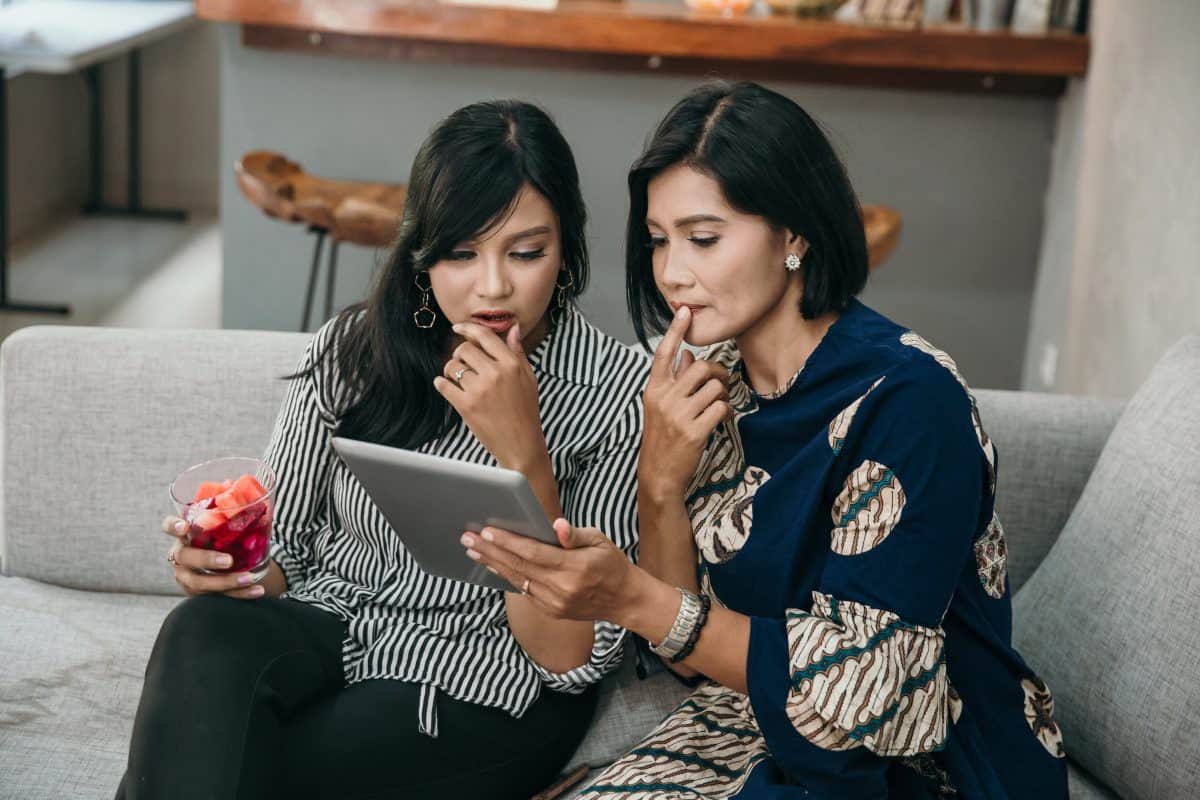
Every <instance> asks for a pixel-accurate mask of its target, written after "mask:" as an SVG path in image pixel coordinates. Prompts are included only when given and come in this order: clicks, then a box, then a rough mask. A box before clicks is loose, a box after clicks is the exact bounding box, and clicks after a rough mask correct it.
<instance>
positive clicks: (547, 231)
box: [429, 186, 562, 342]
mask: <svg viewBox="0 0 1200 800" xmlns="http://www.w3.org/2000/svg"><path fill="white" fill-rule="evenodd" d="M561 268H562V242H561V237H560V234H559V228H558V215H557V214H555V213H554V209H553V208H552V207H551V206H550V203H549V201H547V200H546V198H545V197H543V196H542V195H541V194H540V193H539V192H537V191H536V190H534V189H532V188H530V187H529V186H525V187H523V188H522V189H521V191H520V192H519V193H518V195H517V200H516V203H515V206H514V208H513V210H512V214H511V215H509V217H508V219H506V220H504V223H503V224H502V225H500V226H499V227H497V228H496V229H494V230H491V231H488V232H487V233H486V234H484V235H483V236H482V237H481V238H479V239H474V240H471V241H466V242H460V243H459V244H458V245H456V246H455V248H454V249H453V251H452V252H451V253H450V255H449V256H447V257H446V258H444V259H442V260H441V261H439V262H437V263H436V264H434V265H433V266H432V267H431V268H430V269H429V283H430V286H431V287H432V289H433V296H434V298H435V299H436V300H437V304H438V307H439V308H440V309H441V311H442V313H444V314H445V315H446V318H447V319H449V321H450V323H451V324H452V325H453V324H457V323H461V322H474V323H477V324H480V325H483V326H485V327H488V328H491V329H492V330H493V331H495V332H496V333H497V334H498V335H499V336H500V337H501V338H503V337H505V336H506V335H507V334H508V332H509V330H510V329H511V328H512V327H513V326H514V325H515V324H517V323H518V322H519V323H520V324H521V335H522V338H523V339H524V340H525V341H526V342H532V341H537V340H540V339H541V337H542V336H544V335H545V333H546V330H547V329H548V325H549V320H548V315H547V311H548V310H549V307H550V301H551V299H552V298H553V296H554V292H555V284H556V283H557V280H558V274H559V271H560V269H561Z"/></svg>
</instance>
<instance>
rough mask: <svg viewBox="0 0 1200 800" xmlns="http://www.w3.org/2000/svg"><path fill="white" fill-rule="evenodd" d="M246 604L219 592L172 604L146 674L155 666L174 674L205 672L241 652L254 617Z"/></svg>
mask: <svg viewBox="0 0 1200 800" xmlns="http://www.w3.org/2000/svg"><path fill="white" fill-rule="evenodd" d="M246 604H247V601H244V600H234V599H232V598H229V597H223V596H221V595H199V596H196V597H189V598H188V599H186V600H184V601H183V602H182V603H180V604H179V605H177V606H175V608H173V609H172V610H171V613H169V614H167V617H166V619H165V620H163V624H162V628H161V629H160V630H159V632H158V638H157V639H156V640H155V643H154V651H153V653H152V654H151V656H150V665H149V667H148V669H147V674H148V675H149V674H150V673H151V672H153V671H154V668H155V667H156V666H161V667H163V668H164V669H166V670H168V671H170V673H171V674H173V675H176V676H178V675H179V673H180V672H181V671H182V672H184V673H187V672H190V671H194V670H204V671H205V674H209V672H210V670H211V668H212V666H213V665H214V664H219V663H221V662H224V661H226V660H228V658H229V657H230V656H231V655H232V654H233V653H234V652H237V651H243V650H244V646H243V644H242V643H243V642H244V640H245V638H246V637H247V636H252V635H253V632H252V630H250V629H252V628H253V627H254V620H253V617H255V616H257V615H255V614H253V613H247V612H248V611H249V609H247V608H246V607H245V606H246Z"/></svg>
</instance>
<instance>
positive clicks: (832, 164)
mask: <svg viewBox="0 0 1200 800" xmlns="http://www.w3.org/2000/svg"><path fill="white" fill-rule="evenodd" d="M677 164H683V165H686V166H689V167H692V168H693V169H696V170H698V171H700V172H702V173H704V174H705V175H708V176H709V177H711V178H712V179H713V180H714V181H716V182H717V184H718V185H719V186H720V188H721V191H722V193H723V194H724V196H725V200H726V202H728V203H729V205H730V206H732V207H733V208H735V209H737V210H738V211H740V212H742V213H744V214H753V215H756V216H760V217H763V218H764V219H766V220H767V222H768V223H769V224H770V225H771V226H772V227H775V228H777V229H784V230H787V231H790V232H791V233H793V234H799V235H800V236H802V237H804V240H805V241H807V242H808V245H809V247H808V251H807V252H806V253H805V256H804V261H803V273H802V275H803V278H804V296H803V298H802V299H801V301H800V309H799V310H800V313H801V314H802V315H803V316H804V318H805V319H814V318H816V317H819V316H821V315H822V314H824V313H826V312H829V311H841V310H843V309H845V307H846V306H847V305H848V304H849V303H850V301H851V300H852V299H853V298H854V297H855V296H857V295H858V294H859V293H860V292H861V291H862V290H863V287H864V286H865V285H866V282H867V272H868V266H867V242H866V236H865V235H864V233H863V223H862V210H861V208H860V207H859V204H858V198H857V197H856V196H855V194H854V189H853V187H852V186H851V185H850V179H849V177H848V176H847V175H846V168H845V166H844V165H843V164H842V162H841V159H839V158H838V156H837V153H835V152H834V149H833V146H832V145H831V144H830V142H829V139H828V138H827V137H826V136H825V134H824V132H822V130H821V128H820V126H819V125H818V124H817V122H816V121H815V120H813V118H812V117H810V116H809V115H808V114H807V113H806V112H805V111H804V109H802V108H801V107H800V106H799V105H797V104H796V103H795V102H793V101H792V100H789V99H788V98H786V97H784V96H783V95H781V94H778V93H777V92H773V91H771V90H770V89H767V88H765V87H763V86H760V85H758V84H756V83H751V82H740V83H728V82H725V81H712V82H709V83H705V84H703V85H702V86H699V87H698V88H696V89H694V90H692V91H691V92H689V93H688V94H687V95H686V96H685V97H684V98H683V99H682V100H680V101H679V102H678V103H676V104H675V107H674V108H672V109H671V110H670V111H669V112H668V113H667V116H666V117H665V118H664V119H663V121H662V122H661V123H660V124H659V126H658V128H657V130H655V132H654V135H653V136H652V137H651V139H650V143H649V144H648V145H647V146H646V150H645V152H644V153H642V156H641V157H640V158H639V159H638V160H637V161H636V162H634V165H633V167H632V168H631V169H630V170H629V227H628V231H627V233H626V240H625V266H626V272H625V288H626V297H627V300H628V302H629V313H630V315H631V317H632V318H633V328H634V331H635V332H636V333H637V337H638V340H639V341H640V342H641V343H642V344H643V345H646V343H647V339H648V338H649V336H650V335H652V334H657V333H662V332H663V331H664V330H666V328H667V326H668V325H669V324H670V322H671V317H672V314H671V308H670V306H668V305H667V303H666V301H665V300H663V298H662V295H661V294H660V293H659V291H658V287H657V286H656V285H655V282H654V270H653V267H652V264H651V258H652V252H651V248H650V234H649V232H648V231H647V229H646V208H647V197H646V191H647V186H648V185H649V183H650V181H651V180H653V178H654V177H655V176H656V175H658V174H660V173H662V172H663V171H665V170H666V169H668V168H670V167H673V166H675V165H677ZM781 268H782V265H781Z"/></svg>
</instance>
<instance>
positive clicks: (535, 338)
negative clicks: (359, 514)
mask: <svg viewBox="0 0 1200 800" xmlns="http://www.w3.org/2000/svg"><path fill="white" fill-rule="evenodd" d="M549 333H550V313H549V312H546V313H545V314H543V315H542V318H541V319H539V320H538V324H537V325H535V326H534V328H533V330H531V331H530V332H529V333H528V334H527V335H526V336H524V337H522V339H521V348H522V349H524V351H525V352H526V353H532V352H533V351H534V350H536V349H537V348H538V345H539V344H541V343H542V340H543V339H545V338H546V335H547V334H549Z"/></svg>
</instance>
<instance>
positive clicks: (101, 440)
mask: <svg viewBox="0 0 1200 800" xmlns="http://www.w3.org/2000/svg"><path fill="white" fill-rule="evenodd" d="M308 338H309V337H308V336H307V335H305V334H287V333H273V332H265V331H219V330H214V331H184V330H154V331H151V330H120V329H110V328H88V327H64V326H35V327H31V328H25V329H22V330H20V331H17V332H16V333H14V334H13V335H12V336H10V337H8V339H6V340H5V341H4V344H3V347H0V569H2V570H3V572H4V573H5V574H7V575H20V576H23V577H27V578H34V579H36V580H41V581H45V582H47V583H54V584H58V585H61V586H68V587H72V588H78V589H95V590H107V591H138V592H154V593H175V592H177V591H178V590H177V587H176V586H175V584H174V581H173V580H172V579H171V576H170V571H169V570H168V569H167V565H166V563H165V562H164V560H163V557H164V554H165V553H166V550H167V548H168V547H169V544H170V543H169V541H168V539H167V537H166V536H165V535H163V534H160V533H157V531H158V526H159V523H160V522H161V520H162V518H163V516H164V515H166V514H168V513H171V512H172V511H173V510H174V509H173V508H172V506H171V503H170V500H169V497H168V495H167V486H168V484H169V483H170V481H171V479H172V478H174V477H175V475H176V474H178V472H179V471H180V470H181V469H183V468H184V467H186V466H189V465H191V464H195V463H198V462H200V461H204V460H206V459H209V458H214V457H216V456H221V455H233V454H238V455H259V454H261V453H262V452H263V450H264V449H265V447H266V444H267V441H268V439H269V437H270V433H271V425H272V423H273V421H274V418H275V415H276V414H277V412H278V410H279V404H280V402H281V401H282V397H283V392H284V389H285V385H284V382H283V381H282V380H279V378H280V377H281V376H283V375H285V374H288V373H290V372H291V371H292V370H294V369H295V367H296V364H297V363H298V361H299V358H300V354H301V353H302V351H303V348H304V346H305V344H306V342H307V341H308Z"/></svg>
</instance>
